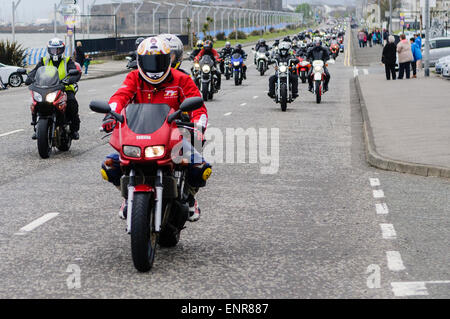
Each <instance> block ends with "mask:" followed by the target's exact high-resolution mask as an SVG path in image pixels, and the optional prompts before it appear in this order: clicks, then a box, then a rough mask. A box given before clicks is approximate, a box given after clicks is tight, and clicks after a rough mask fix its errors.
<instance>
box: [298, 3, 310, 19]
mask: <svg viewBox="0 0 450 319" xmlns="http://www.w3.org/2000/svg"><path fill="white" fill-rule="evenodd" d="M295 12H297V13H303V18H304V19H305V20H308V19H310V18H311V16H312V14H311V12H312V10H311V6H310V5H309V3H302V4H300V5H298V6H297V8H296V9H295Z"/></svg>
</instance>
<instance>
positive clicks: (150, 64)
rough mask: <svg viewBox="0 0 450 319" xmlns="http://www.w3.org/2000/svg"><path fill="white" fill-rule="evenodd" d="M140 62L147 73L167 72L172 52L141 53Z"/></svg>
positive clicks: (140, 65)
mask: <svg viewBox="0 0 450 319" xmlns="http://www.w3.org/2000/svg"><path fill="white" fill-rule="evenodd" d="M138 62H139V67H140V68H141V70H142V71H144V72H145V73H161V72H166V71H167V69H168V68H169V66H170V54H155V55H139V56H138Z"/></svg>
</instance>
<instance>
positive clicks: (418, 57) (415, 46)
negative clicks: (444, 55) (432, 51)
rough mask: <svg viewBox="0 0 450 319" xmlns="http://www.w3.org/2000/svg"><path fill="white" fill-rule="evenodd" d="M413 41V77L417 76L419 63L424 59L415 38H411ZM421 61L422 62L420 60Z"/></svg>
mask: <svg viewBox="0 0 450 319" xmlns="http://www.w3.org/2000/svg"><path fill="white" fill-rule="evenodd" d="M409 40H410V41H411V51H412V55H413V58H414V60H413V61H411V68H412V71H413V79H415V78H417V64H418V61H420V60H422V51H421V48H420V47H419V45H418V44H417V42H416V41H415V39H414V38H411V39H409ZM419 63H420V62H419Z"/></svg>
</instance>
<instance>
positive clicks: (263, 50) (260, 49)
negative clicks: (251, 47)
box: [258, 47, 267, 53]
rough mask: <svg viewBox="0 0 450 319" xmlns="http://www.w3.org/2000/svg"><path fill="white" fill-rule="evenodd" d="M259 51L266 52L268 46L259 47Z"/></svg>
mask: <svg viewBox="0 0 450 319" xmlns="http://www.w3.org/2000/svg"><path fill="white" fill-rule="evenodd" d="M258 52H259V53H266V52H267V49H266V47H260V48H259V49H258Z"/></svg>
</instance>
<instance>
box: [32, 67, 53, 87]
mask: <svg viewBox="0 0 450 319" xmlns="http://www.w3.org/2000/svg"><path fill="white" fill-rule="evenodd" d="M34 84H35V85H36V86H37V87H40V88H51V87H54V86H56V85H58V84H59V73H58V69H57V68H55V67H54V66H41V67H40V68H39V69H38V70H37V71H36V75H35V76H34Z"/></svg>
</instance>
